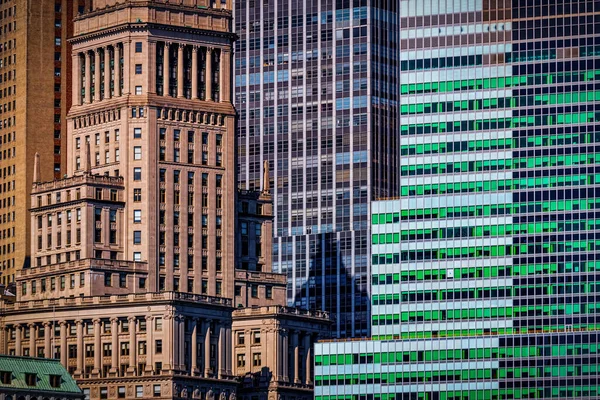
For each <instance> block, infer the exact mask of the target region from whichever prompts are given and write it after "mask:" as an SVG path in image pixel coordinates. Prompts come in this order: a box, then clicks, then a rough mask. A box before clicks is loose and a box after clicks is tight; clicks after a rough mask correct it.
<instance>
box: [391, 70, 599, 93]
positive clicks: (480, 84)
mask: <svg viewBox="0 0 600 400" xmlns="http://www.w3.org/2000/svg"><path fill="white" fill-rule="evenodd" d="M595 80H600V70H590V71H583V72H582V71H574V72H557V73H550V74H535V75H520V76H512V77H510V76H509V77H498V78H483V79H464V80H460V81H445V82H424V83H411V84H404V85H401V86H400V93H401V94H418V93H442V92H453V91H463V90H481V89H498V88H507V87H514V86H534V85H544V84H548V85H556V84H561V83H572V82H587V81H595Z"/></svg>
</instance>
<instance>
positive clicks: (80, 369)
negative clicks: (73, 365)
mask: <svg viewBox="0 0 600 400" xmlns="http://www.w3.org/2000/svg"><path fill="white" fill-rule="evenodd" d="M75 324H76V325H77V369H76V370H75V375H83V372H84V370H83V356H84V354H83V352H84V348H83V321H82V320H80V319H78V320H77V321H75Z"/></svg>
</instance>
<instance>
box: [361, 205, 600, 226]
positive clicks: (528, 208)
mask: <svg viewBox="0 0 600 400" xmlns="http://www.w3.org/2000/svg"><path fill="white" fill-rule="evenodd" d="M597 209H600V200H596V199H581V200H558V201H543V202H542V201H535V202H533V201H532V202H528V203H516V204H491V205H477V206H457V207H441V208H413V209H405V210H402V211H401V212H397V213H382V214H373V215H372V216H371V223H372V224H373V225H377V224H389V223H397V222H399V221H400V220H402V221H409V220H422V219H438V218H440V219H444V218H459V217H475V216H494V215H511V214H519V213H535V212H550V211H579V210H581V211H584V210H597Z"/></svg>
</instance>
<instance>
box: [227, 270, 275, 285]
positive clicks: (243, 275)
mask: <svg viewBox="0 0 600 400" xmlns="http://www.w3.org/2000/svg"><path fill="white" fill-rule="evenodd" d="M235 279H236V280H238V281H245V280H248V281H262V282H265V281H266V282H268V283H278V284H281V285H285V284H286V283H287V276H286V275H285V274H278V273H275V272H263V271H247V270H245V269H236V270H235Z"/></svg>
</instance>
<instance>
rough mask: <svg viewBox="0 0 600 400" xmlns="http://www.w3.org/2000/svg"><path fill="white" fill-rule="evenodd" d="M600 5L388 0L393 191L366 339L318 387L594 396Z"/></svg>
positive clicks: (325, 362) (339, 392) (335, 392)
mask: <svg viewBox="0 0 600 400" xmlns="http://www.w3.org/2000/svg"><path fill="white" fill-rule="evenodd" d="M599 22H600V8H599V5H598V3H597V2H589V1H551V2H547V1H529V2H521V1H512V2H510V1H498V2H487V1H484V2H481V1H458V2H457V1H454V2H450V1H447V2H446V1H416V0H414V1H406V2H401V7H400V27H401V29H400V46H401V48H402V52H401V53H400V93H401V97H400V118H399V119H400V132H399V137H400V140H399V150H400V154H401V162H400V166H399V169H398V174H399V175H400V197H399V199H396V200H387V201H379V202H375V203H374V204H373V207H372V237H371V243H372V260H371V261H372V281H371V284H372V310H373V317H372V321H371V322H372V334H373V338H372V340H368V341H362V342H340V343H320V344H318V345H317V346H316V349H315V352H316V366H315V375H316V378H315V379H316V390H315V396H316V399H318V400H334V399H348V400H353V399H428V400H433V399H435V400H437V399H440V400H442V399H444V400H449V399H452V400H459V399H460V400H466V399H486V400H487V399H494V400H496V399H497V400H500V399H524V398H528V399H532V398H535V399H551V398H578V399H595V398H598V396H599V393H598V387H599V385H598V381H599V379H600V376H599V373H598V346H597V342H598V334H599V330H600V317H599V316H598V307H597V303H596V298H597V296H598V291H599V290H600V287H598V286H597V285H596V283H595V282H596V280H597V277H598V276H597V271H598V268H599V266H600V264H599V261H598V260H597V259H598V254H597V230H598V225H597V224H596V222H595V221H596V218H597V214H596V211H595V210H596V208H597V207H598V205H599V204H600V200H599V196H600V192H599V191H598V184H599V183H600V181H599V180H598V175H597V174H598V172H597V170H598V147H597V143H598V140H600V135H599V134H598V131H599V129H600V128H599V127H600V125H599V124H600V108H599V103H598V99H600V97H598V93H597V88H598V85H599V82H600V72H599V67H600V59H599V58H598V55H599V54H600V52H599V50H600V47H599V46H600V28H599V27H600V25H599Z"/></svg>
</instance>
